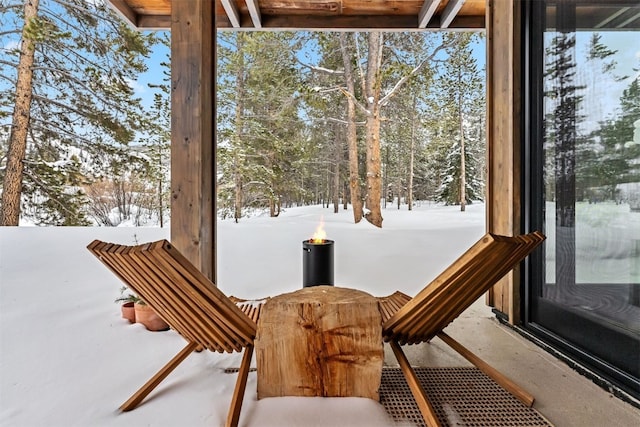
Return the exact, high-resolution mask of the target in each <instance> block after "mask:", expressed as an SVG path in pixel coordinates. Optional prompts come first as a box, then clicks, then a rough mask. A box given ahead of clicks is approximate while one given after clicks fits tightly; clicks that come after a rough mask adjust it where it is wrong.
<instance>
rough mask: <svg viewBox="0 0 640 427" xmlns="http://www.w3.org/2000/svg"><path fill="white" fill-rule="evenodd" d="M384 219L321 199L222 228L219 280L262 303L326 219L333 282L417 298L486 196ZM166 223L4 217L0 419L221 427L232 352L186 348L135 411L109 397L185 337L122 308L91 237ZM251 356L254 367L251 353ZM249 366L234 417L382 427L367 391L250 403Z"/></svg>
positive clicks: (129, 390)
mask: <svg viewBox="0 0 640 427" xmlns="http://www.w3.org/2000/svg"><path fill="white" fill-rule="evenodd" d="M383 216H384V218H385V219H384V222H383V228H382V229H377V228H375V227H373V226H371V225H370V224H368V223H366V222H365V221H363V222H361V223H360V224H353V223H352V214H351V212H350V211H344V210H342V208H341V209H340V212H339V213H338V214H334V213H333V210H332V209H326V208H325V209H323V208H322V207H320V206H312V207H302V208H292V209H287V210H286V211H285V212H283V213H282V214H281V215H280V216H279V217H278V218H269V217H265V216H257V217H252V218H249V219H243V220H241V221H240V223H238V224H236V223H234V222H233V221H220V222H219V225H218V236H217V240H218V259H217V265H218V285H219V287H220V288H221V290H222V291H223V292H225V293H226V294H227V295H235V296H237V297H240V298H247V299H254V300H257V299H259V298H262V297H264V296H267V295H277V294H280V293H284V292H291V291H293V290H296V289H299V288H300V287H301V281H302V266H301V264H302V262H301V261H302V249H301V248H302V246H301V245H302V243H301V242H302V241H303V240H306V239H308V238H310V237H311V234H312V233H313V231H314V230H315V228H316V226H317V224H318V223H319V220H320V218H321V217H323V218H324V222H325V229H326V231H327V235H328V238H330V239H332V240H335V242H336V243H335V245H336V246H335V277H336V285H339V286H345V287H352V288H357V289H361V290H364V291H367V292H369V293H371V294H373V295H376V296H381V295H388V294H390V293H392V292H394V291H395V290H401V291H403V292H405V293H407V294H409V295H414V294H415V293H417V291H418V290H420V289H421V288H422V287H423V286H424V285H425V284H426V283H428V282H429V281H430V280H431V279H433V278H434V277H435V275H436V274H438V273H439V272H440V271H442V270H443V269H444V268H445V267H446V266H447V265H449V264H450V263H451V262H452V261H453V260H454V259H455V258H457V257H458V256H459V255H460V254H461V253H462V252H463V251H464V250H465V249H467V248H468V247H469V246H470V245H471V244H472V243H474V242H475V241H476V240H477V239H478V238H479V237H480V236H481V235H482V234H483V233H484V205H483V204H474V205H470V206H467V211H466V212H460V211H459V207H455V206H448V207H445V206H440V205H427V204H425V205H423V206H418V207H416V208H415V209H414V210H413V211H411V212H409V211H407V210H406V208H403V209H401V210H396V209H395V208H394V209H386V210H384V211H383ZM162 238H169V229H168V228H164V229H160V228H127V227H117V228H105V227H59V228H41V227H0V279H1V282H0V325H1V326H0V425H2V426H17V427H39V426H47V427H58V426H60V427H70V426H142V425H148V426H172V427H177V426H190V427H191V426H194V427H197V426H216V425H221V424H223V423H224V420H225V419H226V415H227V410H228V406H229V402H230V399H231V395H232V392H233V387H234V385H235V380H236V377H237V375H236V374H226V373H224V370H225V368H231V367H238V366H239V365H240V359H241V355H240V354H238V353H234V354H231V355H230V354H219V353H211V352H201V353H194V354H192V355H190V356H189V357H188V358H187V359H186V360H185V361H184V362H182V364H180V366H179V367H178V368H177V369H176V370H175V371H174V372H173V373H172V374H171V375H169V376H168V377H167V378H166V379H165V380H164V381H163V382H162V383H161V384H160V385H159V386H158V387H157V388H156V389H155V390H154V391H153V392H152V393H151V394H150V395H149V396H148V397H147V398H146V400H145V401H143V403H142V404H141V405H140V406H139V407H138V408H137V409H135V410H134V411H131V412H127V413H120V412H119V411H118V407H119V406H120V405H121V404H122V403H123V402H124V401H125V400H126V399H127V398H128V397H129V396H130V395H131V394H133V393H134V392H135V391H136V390H137V389H138V388H139V387H140V386H142V384H143V383H144V382H146V381H147V380H148V379H149V378H151V376H152V375H153V374H155V373H156V372H157V370H158V369H160V367H162V366H163V365H164V364H165V363H167V362H168V361H169V359H170V358H172V357H173V356H174V355H175V354H177V353H178V352H179V351H180V350H181V349H182V348H183V347H184V345H185V341H184V340H183V339H182V338H181V337H180V336H179V335H177V333H175V332H174V331H166V332H149V331H147V330H146V329H144V327H143V326H141V325H139V324H133V325H130V324H129V323H128V322H127V321H125V320H124V319H122V318H121V317H120V312H119V306H118V305H117V304H115V303H114V302H113V301H114V300H115V299H116V298H117V297H118V296H119V295H120V287H121V286H122V283H121V282H120V281H119V280H118V279H117V278H116V277H115V276H114V275H113V274H112V273H111V272H110V271H108V270H107V269H106V268H105V267H104V266H103V265H102V264H101V263H100V262H99V261H98V260H96V259H95V258H94V257H93V256H92V255H91V254H90V253H89V252H88V251H87V250H86V245H87V244H89V243H90V242H91V241H92V240H93V239H101V240H106V241H111V242H117V243H123V244H134V243H136V242H140V243H142V242H146V241H151V240H157V239H162ZM253 364H254V366H255V356H254V361H253ZM255 390H256V374H255V372H252V373H250V374H249V380H248V384H247V388H246V394H245V399H244V403H243V407H242V412H241V416H240V425H241V426H282V427H286V426H311V427H313V426H318V427H320V426H363V427H364V426H366V427H372V426H386V425H389V424H390V422H389V419H388V417H387V415H386V413H385V411H384V408H383V407H382V406H381V405H380V404H379V403H377V402H375V401H373V400H370V399H364V398H301V397H282V398H268V399H262V400H260V401H257V400H256V394H255Z"/></svg>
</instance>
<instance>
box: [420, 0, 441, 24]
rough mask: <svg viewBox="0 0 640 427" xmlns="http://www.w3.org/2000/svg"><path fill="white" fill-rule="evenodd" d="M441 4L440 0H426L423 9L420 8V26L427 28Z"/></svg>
mask: <svg viewBox="0 0 640 427" xmlns="http://www.w3.org/2000/svg"><path fill="white" fill-rule="evenodd" d="M439 4H440V0H424V3H423V4H422V9H420V13H419V14H418V28H427V25H428V24H429V21H431V18H432V17H433V15H434V14H435V13H436V10H437V9H438V5H439Z"/></svg>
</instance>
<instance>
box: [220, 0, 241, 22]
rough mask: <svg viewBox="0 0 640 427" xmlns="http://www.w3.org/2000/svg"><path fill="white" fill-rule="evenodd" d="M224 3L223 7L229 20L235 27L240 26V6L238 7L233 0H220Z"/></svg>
mask: <svg viewBox="0 0 640 427" xmlns="http://www.w3.org/2000/svg"><path fill="white" fill-rule="evenodd" d="M220 3H222V7H223V8H224V11H225V12H226V13H227V17H228V18H229V22H231V25H232V26H233V27H235V28H238V27H240V15H239V14H238V8H237V7H236V3H235V1H233V0H220Z"/></svg>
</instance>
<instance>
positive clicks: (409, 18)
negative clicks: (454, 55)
mask: <svg viewBox="0 0 640 427" xmlns="http://www.w3.org/2000/svg"><path fill="white" fill-rule="evenodd" d="M108 1H109V3H111V5H112V6H113V7H114V8H115V9H116V10H117V11H118V12H119V13H120V14H121V15H122V16H123V17H124V18H126V20H127V21H129V22H130V23H131V24H132V25H133V26H134V27H136V28H138V29H141V30H144V29H165V30H166V29H170V28H171V8H172V7H181V6H187V5H188V1H185V0H108ZM215 3H216V6H215V7H216V29H218V30H241V31H251V30H261V29H264V30H301V29H305V30H334V31H338V30H349V31H357V30H375V29H380V30H390V31H400V30H439V29H458V30H482V29H484V28H485V10H486V0H377V1H363V0H215Z"/></svg>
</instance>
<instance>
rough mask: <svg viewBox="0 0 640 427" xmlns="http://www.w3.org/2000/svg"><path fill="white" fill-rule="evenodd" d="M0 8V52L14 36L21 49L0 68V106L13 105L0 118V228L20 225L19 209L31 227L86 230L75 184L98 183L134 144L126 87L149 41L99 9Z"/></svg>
mask: <svg viewBox="0 0 640 427" xmlns="http://www.w3.org/2000/svg"><path fill="white" fill-rule="evenodd" d="M0 7H2V8H3V27H4V25H5V23H6V24H7V30H8V31H6V32H3V37H5V39H4V40H3V45H5V46H7V45H10V41H15V42H18V39H16V38H15V35H16V34H20V40H19V48H17V49H14V50H11V51H6V58H7V60H6V61H1V62H0V67H1V69H0V75H1V76H2V82H4V83H6V82H9V84H2V83H0V92H1V96H0V98H2V99H11V100H12V101H13V102H12V104H5V103H3V104H2V105H1V107H2V109H3V110H2V113H1V114H0V117H2V118H3V120H4V118H5V117H6V118H7V119H10V120H11V132H10V135H9V140H8V142H7V143H6V147H7V148H6V150H7V154H6V169H5V171H4V174H3V176H2V179H3V192H2V206H1V209H0V211H1V218H0V223H1V224H2V225H18V221H19V217H20V211H21V205H24V206H25V209H27V211H29V212H33V211H38V212H40V215H39V216H38V218H35V220H36V221H37V222H38V223H45V224H86V223H87V221H86V219H84V218H83V216H82V215H81V214H80V213H79V212H78V210H79V209H80V207H81V206H82V205H83V204H85V203H86V198H85V196H84V194H83V191H82V190H81V189H79V188H78V187H75V186H74V185H73V184H74V182H73V181H74V180H75V179H76V178H74V175H77V174H78V173H79V174H80V175H82V176H84V177H86V179H87V180H88V179H90V178H91V176H92V175H93V174H99V173H100V171H99V169H101V168H103V167H104V166H105V165H106V164H108V163H109V160H108V156H109V155H111V154H113V153H115V152H117V151H119V150H122V149H123V147H124V146H125V145H126V144H129V143H132V142H133V141H134V140H135V139H136V135H137V132H138V131H140V130H141V125H142V124H143V123H144V120H143V118H142V116H141V111H142V110H141V105H140V100H139V99H136V98H134V97H133V95H134V93H133V89H132V87H131V85H130V83H129V82H130V81H133V80H135V78H136V76H137V74H138V73H140V72H142V71H143V70H144V69H145V65H144V63H143V62H142V57H143V56H144V55H148V54H149V46H150V44H151V43H152V42H153V40H154V36H153V35H143V34H142V33H139V32H136V31H134V30H132V29H130V28H129V27H127V26H126V24H124V23H123V22H122V20H121V19H119V17H117V16H116V15H115V13H114V12H113V11H112V10H111V9H110V8H109V7H108V6H107V5H106V4H104V3H102V2H87V1H84V0H65V1H57V0H39V1H38V0H28V1H27V0H25V1H23V2H22V3H20V2H19V0H14V1H6V2H4V3H3V4H2V6H0ZM10 26H11V27H12V28H11V29H10V28H9V27H10ZM7 107H13V110H11V111H7ZM6 125H7V123H5V122H3V126H6ZM121 154H122V153H121ZM73 156H76V158H78V159H81V160H82V162H81V165H82V166H81V167H80V166H79V165H78V163H76V162H75V161H74V160H73ZM78 168H80V169H81V171H80V172H78V170H77V169H78ZM41 211H42V212H41Z"/></svg>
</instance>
